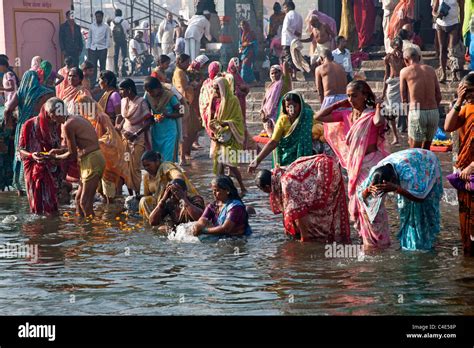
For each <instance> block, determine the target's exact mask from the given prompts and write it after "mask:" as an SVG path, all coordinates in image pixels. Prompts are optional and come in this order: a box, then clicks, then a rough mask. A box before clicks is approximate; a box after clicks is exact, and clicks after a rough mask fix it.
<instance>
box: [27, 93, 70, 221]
mask: <svg viewBox="0 0 474 348" xmlns="http://www.w3.org/2000/svg"><path fill="white" fill-rule="evenodd" d="M61 108H62V110H64V103H63V102H62V101H61V100H60V99H58V98H54V97H53V98H50V99H49V100H48V101H47V102H46V104H44V105H43V107H42V108H41V111H40V113H39V115H38V116H36V117H33V118H31V119H29V120H28V121H26V123H25V124H24V126H23V128H22V130H21V135H20V141H19V152H20V156H21V159H22V160H23V165H24V168H25V169H24V173H25V184H26V193H27V195H28V202H29V204H30V209H31V212H32V213H34V214H48V215H52V214H55V213H57V211H58V197H57V192H58V188H59V184H60V179H61V178H60V174H61V168H60V167H59V166H58V165H56V163H55V162H54V161H51V160H49V158H48V155H46V154H44V153H45V152H49V151H50V150H52V149H55V148H59V147H61V127H60V124H58V123H56V122H55V121H54V119H53V117H54V115H53V113H54V111H55V110H58V109H59V110H61Z"/></svg>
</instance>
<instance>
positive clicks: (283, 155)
mask: <svg viewBox="0 0 474 348" xmlns="http://www.w3.org/2000/svg"><path fill="white" fill-rule="evenodd" d="M288 93H291V94H296V95H297V96H298V97H299V98H300V105H301V112H300V114H299V116H298V117H297V119H296V120H295V121H294V122H293V124H292V125H291V128H290V131H289V132H288V133H287V134H286V135H285V136H284V137H282V138H281V139H280V141H279V142H278V146H277V147H276V149H275V151H274V153H273V155H274V156H273V163H274V164H275V165H278V166H287V165H289V164H291V163H293V162H294V161H296V160H297V159H298V158H300V157H303V156H311V155H312V154H313V135H312V128H313V114H314V112H313V109H311V106H309V105H308V104H306V103H305V101H304V100H303V97H302V95H301V94H300V93H298V92H296V91H291V92H288ZM288 93H287V94H288ZM282 103H283V99H282V100H281V101H280V106H279V110H282ZM280 116H281V112H280V115H279V116H278V117H280Z"/></svg>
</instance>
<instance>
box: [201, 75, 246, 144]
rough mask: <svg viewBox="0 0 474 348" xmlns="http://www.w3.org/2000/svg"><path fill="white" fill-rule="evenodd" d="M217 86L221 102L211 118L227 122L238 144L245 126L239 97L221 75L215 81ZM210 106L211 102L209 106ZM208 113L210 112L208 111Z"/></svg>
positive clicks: (242, 141)
mask: <svg viewBox="0 0 474 348" xmlns="http://www.w3.org/2000/svg"><path fill="white" fill-rule="evenodd" d="M215 82H216V83H217V85H218V86H219V91H220V95H221V102H220V106H219V109H218V110H217V111H216V114H215V115H214V117H213V119H215V120H216V121H217V122H218V123H221V122H227V123H228V124H229V128H230V131H231V132H232V136H233V138H234V139H235V141H236V142H237V143H239V144H243V143H244V135H245V126H244V119H243V117H242V110H241V109H240V103H239V99H238V98H237V97H236V96H235V95H234V94H233V93H232V89H231V88H230V85H229V82H228V81H227V80H226V79H224V78H223V77H219V78H218V79H216V81H215ZM211 107H212V102H211V103H210V105H209V108H211ZM209 114H211V113H210V112H209Z"/></svg>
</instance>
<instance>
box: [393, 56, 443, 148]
mask: <svg viewBox="0 0 474 348" xmlns="http://www.w3.org/2000/svg"><path fill="white" fill-rule="evenodd" d="M403 59H404V60H405V65H406V68H403V69H402V70H401V71H400V92H401V94H402V101H403V103H408V102H410V111H409V113H408V142H409V144H410V147H422V148H424V149H426V150H429V149H430V146H431V141H432V140H433V137H434V135H435V133H436V130H437V129H438V121H439V109H438V108H439V105H440V103H441V91H440V88H439V82H438V78H437V76H436V72H435V70H434V69H433V68H432V67H430V66H429V65H425V64H421V63H420V55H419V54H418V51H417V50H416V49H415V48H413V47H409V48H407V49H405V50H404V51H403Z"/></svg>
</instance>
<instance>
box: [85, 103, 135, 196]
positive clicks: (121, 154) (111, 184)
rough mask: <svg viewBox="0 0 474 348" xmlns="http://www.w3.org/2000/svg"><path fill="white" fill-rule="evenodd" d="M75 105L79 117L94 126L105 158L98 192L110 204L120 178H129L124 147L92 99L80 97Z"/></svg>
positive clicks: (110, 123)
mask: <svg viewBox="0 0 474 348" xmlns="http://www.w3.org/2000/svg"><path fill="white" fill-rule="evenodd" d="M77 103H78V105H79V113H80V115H81V116H82V117H84V118H85V119H87V120H88V121H89V122H90V123H91V124H92V125H93V126H94V128H95V131H96V133H97V137H98V138H99V146H100V150H101V151H102V154H103V155H104V158H105V170H104V174H103V175H102V184H101V185H99V192H100V193H101V194H102V196H103V197H104V198H105V199H106V201H107V203H112V201H113V199H114V198H115V194H116V192H117V186H118V184H119V182H120V178H123V179H124V180H125V181H128V180H129V176H130V174H129V171H128V166H127V163H126V162H125V146H124V144H123V142H122V139H121V137H120V134H119V133H118V132H117V130H116V129H115V127H114V126H113V125H112V122H111V121H110V118H109V116H108V115H107V114H106V113H105V112H104V111H103V109H102V108H101V107H100V105H99V104H97V102H96V101H95V100H94V99H92V98H91V97H88V96H80V97H79V98H78V99H77Z"/></svg>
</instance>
